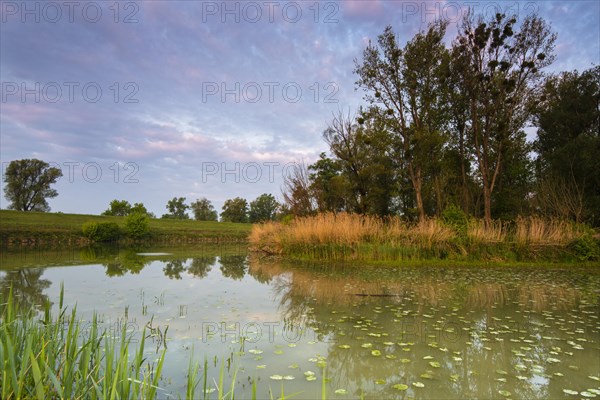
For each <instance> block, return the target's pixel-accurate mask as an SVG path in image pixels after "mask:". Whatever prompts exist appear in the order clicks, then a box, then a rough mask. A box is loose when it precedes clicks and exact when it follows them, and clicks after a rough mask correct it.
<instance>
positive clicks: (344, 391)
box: [333, 389, 348, 394]
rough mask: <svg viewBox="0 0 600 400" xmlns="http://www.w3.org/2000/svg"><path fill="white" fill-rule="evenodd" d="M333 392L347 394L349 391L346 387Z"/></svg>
mask: <svg viewBox="0 0 600 400" xmlns="http://www.w3.org/2000/svg"><path fill="white" fill-rule="evenodd" d="M333 393H335V394H346V393H348V392H347V391H346V389H336V390H335V391H334V392H333Z"/></svg>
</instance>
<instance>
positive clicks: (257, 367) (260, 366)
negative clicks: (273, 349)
mask: <svg viewBox="0 0 600 400" xmlns="http://www.w3.org/2000/svg"><path fill="white" fill-rule="evenodd" d="M265 368H267V366H266V365H265V364H261V365H257V366H256V369H265Z"/></svg>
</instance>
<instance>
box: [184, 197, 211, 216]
mask: <svg viewBox="0 0 600 400" xmlns="http://www.w3.org/2000/svg"><path fill="white" fill-rule="evenodd" d="M190 208H191V209H192V212H193V213H194V219H195V220H197V221H216V220H217V219H218V216H217V211H216V210H215V208H214V207H213V205H212V203H211V202H210V201H209V200H208V199H207V198H206V197H203V198H201V199H197V200H196V201H195V202H193V203H192V204H190Z"/></svg>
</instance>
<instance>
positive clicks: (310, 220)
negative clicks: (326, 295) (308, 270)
mask: <svg viewBox="0 0 600 400" xmlns="http://www.w3.org/2000/svg"><path fill="white" fill-rule="evenodd" d="M582 233H583V232H582V231H581V228H578V227H577V226H576V225H573V224H570V223H568V222H562V221H558V220H550V221H545V220H542V219H539V218H535V217H530V218H520V219H518V220H517V221H516V223H514V224H512V225H511V224H510V223H508V222H503V221H493V222H492V223H491V224H488V225H486V224H485V223H484V221H483V220H471V221H470V222H469V224H468V227H467V237H468V239H469V240H468V242H469V243H468V244H466V245H465V243H464V241H462V240H457V239H459V238H458V234H457V232H456V231H455V230H454V229H452V228H451V227H450V226H448V225H446V224H444V223H443V221H442V220H441V219H435V218H431V219H428V220H426V221H423V222H420V223H417V224H409V223H407V222H405V221H403V220H402V219H400V218H399V217H388V218H385V219H382V218H378V217H374V216H365V215H358V214H349V213H337V214H336V213H323V214H318V215H315V216H309V217H302V218H296V219H294V220H292V221H290V222H289V223H287V224H281V223H278V222H267V223H263V224H257V225H254V227H253V228H252V231H251V233H250V236H249V241H250V245H251V246H252V247H253V248H254V249H256V250H261V251H263V252H266V253H270V254H289V255H300V256H306V257H317V258H327V259H348V258H352V259H361V258H362V259H377V260H380V259H381V260H384V259H393V260H397V259H414V258H415V257H416V258H419V257H421V255H426V256H427V257H431V256H432V255H435V256H436V257H437V256H438V255H446V256H447V255H448V254H449V253H455V254H456V253H457V252H458V253H460V254H461V255H463V256H464V255H466V254H467V252H468V250H467V248H466V247H465V246H473V245H475V246H477V245H492V246H493V245H496V244H501V243H505V244H510V243H518V244H525V245H532V244H534V245H535V244H548V245H559V246H563V245H566V244H567V243H569V242H570V241H572V240H573V239H575V238H577V237H579V236H580V235H581V234H582ZM486 257H493V255H492V256H490V255H486ZM502 257H503V256H502V255H501V256H500V258H499V259H498V261H502V259H503V258H502ZM492 260H493V258H492Z"/></svg>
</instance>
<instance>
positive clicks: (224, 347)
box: [0, 247, 600, 399]
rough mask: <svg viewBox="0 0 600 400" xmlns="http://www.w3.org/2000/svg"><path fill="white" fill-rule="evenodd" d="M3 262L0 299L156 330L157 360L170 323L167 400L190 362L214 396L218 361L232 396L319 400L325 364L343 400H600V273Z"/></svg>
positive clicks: (158, 251) (155, 258) (223, 253)
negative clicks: (202, 371)
mask: <svg viewBox="0 0 600 400" xmlns="http://www.w3.org/2000/svg"><path fill="white" fill-rule="evenodd" d="M0 261H2V263H1V264H2V267H0V285H1V288H2V293H3V295H5V294H6V293H7V290H8V289H7V288H8V287H9V286H10V285H11V284H12V285H13V287H14V290H15V293H16V294H17V295H18V296H19V300H20V301H21V302H22V303H30V304H36V305H40V304H43V302H44V301H46V300H49V301H51V302H52V303H54V304H55V306H54V307H55V312H56V304H57V303H58V297H59V292H60V285H61V283H63V284H64V287H65V303H66V304H67V305H68V306H69V307H74V306H75V305H76V306H77V310H78V312H79V314H80V315H81V316H82V318H84V320H85V321H90V320H91V317H92V315H93V313H94V312H96V313H98V314H99V315H100V316H101V321H102V323H103V326H104V328H106V329H108V330H109V331H110V332H114V333H115V334H116V335H118V334H120V332H121V328H122V326H123V325H126V327H127V331H128V333H129V334H131V335H132V337H133V338H134V340H135V338H139V335H141V331H142V329H143V328H144V327H147V328H146V330H147V333H149V332H154V333H155V335H154V336H151V337H149V338H148V340H147V352H148V354H147V356H148V358H149V359H151V358H153V357H156V354H157V353H156V352H157V349H158V350H159V351H160V350H162V346H164V345H165V343H164V342H162V341H161V333H164V331H165V330H166V328H167V326H168V332H167V341H166V346H167V353H166V360H165V365H164V369H163V375H164V377H165V378H164V380H163V381H162V382H161V388H162V390H161V392H160V394H161V397H164V398H168V397H170V396H174V397H175V398H176V397H177V394H178V393H184V390H185V377H186V373H187V371H188V363H189V360H190V357H193V358H194V360H196V361H198V362H199V363H200V364H201V365H203V363H204V359H205V358H206V359H207V360H208V364H209V371H208V377H209V386H211V387H214V381H215V380H216V381H218V379H219V369H220V366H221V363H222V362H223V364H224V368H225V375H226V377H225V381H226V382H231V381H232V380H233V378H232V377H233V376H234V372H236V371H237V374H236V375H235V380H236V383H237V384H236V389H235V394H236V397H237V398H250V397H251V390H252V385H251V382H252V381H253V380H256V381H257V396H258V398H271V394H270V391H271V392H272V395H273V397H274V398H277V397H279V396H280V395H281V393H282V392H283V393H285V396H286V397H291V398H296V399H316V398H321V395H322V390H323V387H322V383H323V382H322V379H323V367H325V373H326V377H327V378H328V379H327V380H326V385H325V389H326V391H327V397H328V398H332V399H337V398H339V399H350V398H359V397H361V396H364V398H368V399H394V398H397V399H408V398H421V399H430V398H443V399H448V398H457V399H459V398H461V399H462V398H485V399H488V398H515V399H516V398H527V399H536V398H539V399H547V398H582V397H588V398H593V397H594V396H596V397H598V398H600V318H599V315H600V268H589V267H588V268H573V267H570V268H561V267H536V268H529V267H528V268H518V269H517V268H491V267H478V268H474V267H464V268H456V267H452V268H445V267H418V268H417V267H410V268H408V267H405V268H390V267H361V266H356V265H353V266H348V265H346V266H344V265H335V266H332V265H325V264H311V265H307V264H291V263H285V262H282V261H273V260H254V259H251V257H248V254H247V253H246V251H245V249H244V248H243V247H216V248H214V247H212V248H211V247H206V248H187V249H186V248H184V249H182V248H171V249H169V248H167V249H165V248H150V249H148V248H146V249H105V248H96V249H85V250H75V249H71V250H63V251H54V252H48V251H46V252H44V251H42V252H40V251H30V252H25V253H24V252H20V253H10V252H6V251H4V252H3V253H2V255H1V256H0ZM150 328H152V329H153V330H152V331H150ZM227 377H229V379H228V378H227ZM228 385H229V384H228ZM575 392H577V394H574V393H575ZM569 393H571V394H569ZM291 395H294V396H291ZM209 396H210V397H211V398H215V397H216V392H213V393H210V394H209Z"/></svg>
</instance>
